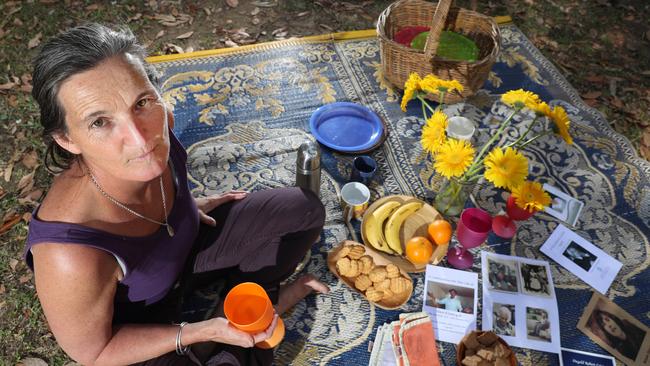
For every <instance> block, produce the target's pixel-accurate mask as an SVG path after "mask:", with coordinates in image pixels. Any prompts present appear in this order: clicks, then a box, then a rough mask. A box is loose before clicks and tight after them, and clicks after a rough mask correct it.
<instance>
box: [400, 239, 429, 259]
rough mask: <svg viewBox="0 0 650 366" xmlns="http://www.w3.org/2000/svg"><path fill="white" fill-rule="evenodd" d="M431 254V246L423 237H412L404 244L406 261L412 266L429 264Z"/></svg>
mask: <svg viewBox="0 0 650 366" xmlns="http://www.w3.org/2000/svg"><path fill="white" fill-rule="evenodd" d="M432 254H433V244H431V242H430V241H429V239H427V238H425V237H424V236H414V237H412V238H411V239H410V240H409V241H407V242H406V259H408V260H409V261H411V263H413V264H426V263H429V259H431V255H432Z"/></svg>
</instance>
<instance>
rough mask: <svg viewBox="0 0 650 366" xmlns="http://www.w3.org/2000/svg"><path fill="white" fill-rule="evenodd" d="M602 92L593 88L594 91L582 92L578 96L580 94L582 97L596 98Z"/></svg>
mask: <svg viewBox="0 0 650 366" xmlns="http://www.w3.org/2000/svg"><path fill="white" fill-rule="evenodd" d="M602 94H603V93H601V92H599V91H596V90H594V91H590V92H586V93H584V94H580V96H581V97H582V98H583V99H596V98H598V97H599V96H601V95H602Z"/></svg>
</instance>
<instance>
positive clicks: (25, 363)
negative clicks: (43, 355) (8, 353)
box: [17, 357, 47, 366]
mask: <svg viewBox="0 0 650 366" xmlns="http://www.w3.org/2000/svg"><path fill="white" fill-rule="evenodd" d="M20 365H22V366H47V362H45V361H43V360H41V359H40V358H36V357H29V358H26V359H24V360H21V361H20V362H18V364H17V366H20Z"/></svg>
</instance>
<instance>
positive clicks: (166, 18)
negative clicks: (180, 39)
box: [153, 14, 176, 23]
mask: <svg viewBox="0 0 650 366" xmlns="http://www.w3.org/2000/svg"><path fill="white" fill-rule="evenodd" d="M153 18H154V19H156V20H157V21H159V22H170V23H171V22H175V21H176V17H175V16H173V15H167V14H155V15H154V16H153Z"/></svg>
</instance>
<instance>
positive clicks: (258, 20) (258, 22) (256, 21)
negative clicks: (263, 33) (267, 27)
mask: <svg viewBox="0 0 650 366" xmlns="http://www.w3.org/2000/svg"><path fill="white" fill-rule="evenodd" d="M260 22H261V20H260V18H257V17H255V18H253V20H251V23H253V24H254V25H258V24H260Z"/></svg>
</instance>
